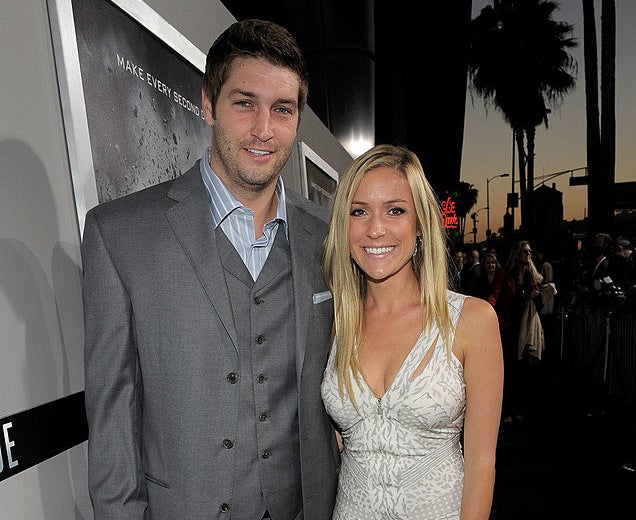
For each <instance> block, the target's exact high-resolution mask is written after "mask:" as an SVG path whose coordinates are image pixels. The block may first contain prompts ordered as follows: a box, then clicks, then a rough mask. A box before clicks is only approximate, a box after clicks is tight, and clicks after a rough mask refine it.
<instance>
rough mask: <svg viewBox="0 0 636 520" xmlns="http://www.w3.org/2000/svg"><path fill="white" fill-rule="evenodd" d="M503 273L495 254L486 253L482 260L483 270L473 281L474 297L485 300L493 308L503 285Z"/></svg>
mask: <svg viewBox="0 0 636 520" xmlns="http://www.w3.org/2000/svg"><path fill="white" fill-rule="evenodd" d="M503 276H504V271H503V267H501V264H499V260H497V255H496V254H495V253H486V258H484V268H483V269H482V270H481V271H480V272H479V276H478V277H477V279H476V280H475V293H474V296H477V297H478V298H481V299H482V300H486V301H487V302H488V303H489V304H490V305H492V306H493V307H494V306H495V305H496V304H497V299H498V298H499V293H500V292H501V285H502V283H503Z"/></svg>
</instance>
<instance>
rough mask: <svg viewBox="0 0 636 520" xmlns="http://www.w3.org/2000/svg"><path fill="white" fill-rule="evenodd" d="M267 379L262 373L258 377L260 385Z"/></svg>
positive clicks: (257, 380)
mask: <svg viewBox="0 0 636 520" xmlns="http://www.w3.org/2000/svg"><path fill="white" fill-rule="evenodd" d="M266 380H267V378H266V377H265V376H264V375H263V374H260V375H259V376H258V377H257V378H256V382H257V383H258V384H259V385H262V384H263V383H264V382H265V381H266Z"/></svg>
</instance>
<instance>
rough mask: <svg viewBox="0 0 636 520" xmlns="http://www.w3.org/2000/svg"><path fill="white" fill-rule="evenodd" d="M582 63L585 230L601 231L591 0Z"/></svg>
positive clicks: (585, 13) (586, 0)
mask: <svg viewBox="0 0 636 520" xmlns="http://www.w3.org/2000/svg"><path fill="white" fill-rule="evenodd" d="M583 60H584V62H585V115H586V123H587V130H586V137H587V179H588V184H587V209H588V230H589V231H590V232H591V233H597V232H598V231H600V229H601V228H602V225H601V222H600V221H601V212H602V206H603V194H602V189H601V181H602V178H601V132H600V128H599V106H598V63H597V60H598V58H597V54H596V15H595V13H594V0H583Z"/></svg>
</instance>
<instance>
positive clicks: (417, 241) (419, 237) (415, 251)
mask: <svg viewBox="0 0 636 520" xmlns="http://www.w3.org/2000/svg"><path fill="white" fill-rule="evenodd" d="M421 243H422V237H421V236H419V235H417V236H416V237H415V250H414V251H413V258H415V255H417V250H418V249H419V247H420V244H421Z"/></svg>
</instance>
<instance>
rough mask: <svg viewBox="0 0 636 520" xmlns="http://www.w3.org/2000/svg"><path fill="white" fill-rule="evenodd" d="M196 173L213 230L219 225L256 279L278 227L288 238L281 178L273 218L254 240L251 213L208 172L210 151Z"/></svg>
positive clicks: (210, 169)
mask: <svg viewBox="0 0 636 520" xmlns="http://www.w3.org/2000/svg"><path fill="white" fill-rule="evenodd" d="M200 170H201V177H202V179H203V184H205V189H206V190H207V192H208V198H209V200H210V211H211V212H212V221H213V222H214V229H216V228H217V227H218V226H221V229H222V230H223V232H224V233H225V236H227V238H228V239H229V240H230V242H231V243H232V245H233V246H234V248H235V249H236V251H237V252H238V254H239V255H240V257H241V258H242V259H243V263H244V264H245V267H247V270H248V271H249V272H250V274H251V275H252V279H253V280H256V279H257V278H258V275H259V273H260V272H261V269H263V266H264V265H265V261H266V260H267V256H268V255H269V252H270V251H271V250H272V245H273V244H274V238H275V237H276V232H277V231H278V227H279V224H281V223H282V225H283V229H284V230H285V236H288V234H287V209H286V206H285V186H284V185H283V181H282V179H281V178H280V177H279V178H278V182H277V184H276V194H277V195H278V208H277V209H276V217H274V219H273V220H270V221H269V222H267V223H266V224H265V226H264V227H263V236H261V237H259V238H258V239H255V238H254V236H255V232H254V212H253V211H252V210H251V209H249V208H246V207H245V206H243V205H242V204H241V203H240V202H239V201H238V200H237V199H236V197H234V195H232V193H230V190H228V189H227V188H226V187H225V185H224V184H223V183H222V182H221V180H220V179H219V178H218V177H217V176H216V174H215V173H214V172H213V171H212V168H210V148H208V149H207V150H206V151H205V153H204V154H203V157H202V158H201V162H200Z"/></svg>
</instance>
